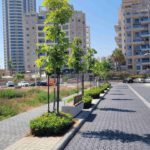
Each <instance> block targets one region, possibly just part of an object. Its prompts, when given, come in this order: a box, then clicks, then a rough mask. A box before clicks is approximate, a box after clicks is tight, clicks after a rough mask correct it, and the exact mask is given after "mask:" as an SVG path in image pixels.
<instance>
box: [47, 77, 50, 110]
mask: <svg viewBox="0 0 150 150" xmlns="http://www.w3.org/2000/svg"><path fill="white" fill-rule="evenodd" d="M47 87H48V92H47V97H48V113H50V99H49V98H50V92H49V91H50V86H49V75H48V86H47Z"/></svg>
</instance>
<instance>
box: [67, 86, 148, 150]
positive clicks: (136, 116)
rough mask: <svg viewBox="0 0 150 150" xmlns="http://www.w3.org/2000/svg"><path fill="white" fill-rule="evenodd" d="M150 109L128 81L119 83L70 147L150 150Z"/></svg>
mask: <svg viewBox="0 0 150 150" xmlns="http://www.w3.org/2000/svg"><path fill="white" fill-rule="evenodd" d="M149 116H150V109H148V108H147V107H146V106H145V104H144V103H143V102H142V101H141V100H140V99H139V98H138V97H137V96H136V95H135V94H134V93H133V92H132V91H131V90H130V89H129V87H128V86H127V85H126V84H116V85H114V87H113V88H112V89H111V90H110V92H109V94H108V95H106V97H105V100H104V101H102V102H101V103H100V104H99V106H98V108H97V109H96V110H95V111H94V112H93V113H92V114H91V115H90V116H89V118H88V119H87V122H86V123H85V124H84V125H83V126H82V128H81V129H80V131H79V132H78V133H77V134H76V135H75V137H74V138H73V139H72V140H71V141H70V143H69V144H68V145H67V147H66V148H65V149H66V150H150V117H149Z"/></svg>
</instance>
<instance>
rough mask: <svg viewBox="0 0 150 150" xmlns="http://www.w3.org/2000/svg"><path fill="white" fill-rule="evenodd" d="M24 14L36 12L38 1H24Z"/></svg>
mask: <svg viewBox="0 0 150 150" xmlns="http://www.w3.org/2000/svg"><path fill="white" fill-rule="evenodd" d="M23 2H24V12H25V13H28V12H36V0H23Z"/></svg>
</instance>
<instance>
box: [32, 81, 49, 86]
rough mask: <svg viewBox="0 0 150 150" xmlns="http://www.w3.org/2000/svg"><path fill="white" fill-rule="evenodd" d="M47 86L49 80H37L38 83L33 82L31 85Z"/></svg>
mask: <svg viewBox="0 0 150 150" xmlns="http://www.w3.org/2000/svg"><path fill="white" fill-rule="evenodd" d="M35 85H36V86H47V82H46V81H37V82H36V83H35V82H33V83H31V84H30V86H35Z"/></svg>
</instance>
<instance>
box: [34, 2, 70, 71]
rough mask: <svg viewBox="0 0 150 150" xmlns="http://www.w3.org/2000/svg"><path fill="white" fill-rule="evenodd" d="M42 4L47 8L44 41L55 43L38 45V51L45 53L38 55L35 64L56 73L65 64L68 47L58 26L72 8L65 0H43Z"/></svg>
mask: <svg viewBox="0 0 150 150" xmlns="http://www.w3.org/2000/svg"><path fill="white" fill-rule="evenodd" d="M43 6H45V7H46V8H47V9H48V10H49V11H48V13H47V18H46V20H45V27H44V31H45V33H46V37H45V38H46V41H52V42H53V43H55V44H53V45H47V44H44V45H38V47H39V48H38V50H37V51H38V53H39V54H45V55H43V56H41V57H39V59H37V61H36V64H37V66H38V67H43V66H44V67H45V71H46V72H48V73H53V72H56V73H58V72H60V70H61V68H62V67H63V65H65V62H66V58H67V54H66V50H67V48H68V47H69V41H68V39H67V38H66V37H65V36H66V34H65V32H64V31H62V30H61V28H60V26H62V25H63V24H65V23H66V22H68V20H69V18H70V17H71V16H72V13H73V10H72V7H71V6H70V5H69V4H68V1H67V0H44V2H43Z"/></svg>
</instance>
